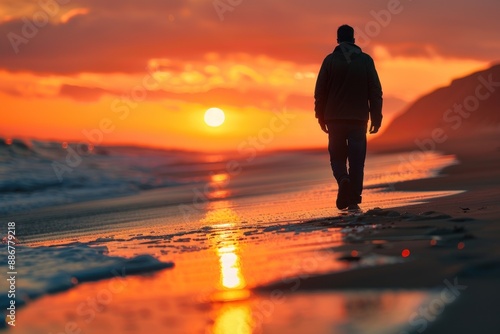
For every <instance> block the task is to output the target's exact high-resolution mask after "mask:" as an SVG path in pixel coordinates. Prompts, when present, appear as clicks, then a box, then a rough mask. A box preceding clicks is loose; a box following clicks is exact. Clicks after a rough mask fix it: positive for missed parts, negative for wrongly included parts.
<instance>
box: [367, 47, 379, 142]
mask: <svg viewBox="0 0 500 334" xmlns="http://www.w3.org/2000/svg"><path fill="white" fill-rule="evenodd" d="M368 101H369V103H370V119H371V125H370V133H377V132H378V130H379V128H380V126H381V125H382V85H381V84H380V80H379V77H378V74H377V70H376V69H375V64H374V62H373V59H372V58H371V57H370V58H369V64H368Z"/></svg>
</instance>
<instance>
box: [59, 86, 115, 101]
mask: <svg viewBox="0 0 500 334" xmlns="http://www.w3.org/2000/svg"><path fill="white" fill-rule="evenodd" d="M104 94H114V93H113V92H110V91H106V90H105V89H102V88H96V87H81V86H74V85H66V84H64V85H62V86H61V88H60V90H59V95H60V96H62V97H69V98H72V99H74V100H78V101H86V102H94V101H98V100H99V99H100V98H101V96H102V95H104Z"/></svg>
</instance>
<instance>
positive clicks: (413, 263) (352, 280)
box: [260, 139, 500, 334]
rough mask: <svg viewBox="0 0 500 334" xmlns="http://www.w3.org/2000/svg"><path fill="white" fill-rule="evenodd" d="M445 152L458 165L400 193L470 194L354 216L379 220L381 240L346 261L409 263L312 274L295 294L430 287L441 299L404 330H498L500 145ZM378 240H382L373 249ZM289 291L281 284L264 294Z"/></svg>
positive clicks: (360, 239) (363, 238) (353, 249)
mask: <svg viewBox="0 0 500 334" xmlns="http://www.w3.org/2000/svg"><path fill="white" fill-rule="evenodd" d="M457 148H458V149H457ZM443 149H444V150H445V151H446V152H447V153H454V154H456V155H457V158H458V160H459V162H460V164H458V165H454V166H450V167H447V168H445V169H444V170H443V171H442V172H441V173H440V174H441V175H440V176H439V177H437V178H431V179H424V180H414V181H407V182H402V183H398V184H395V185H394V188H395V190H402V191H423V190H434V191H436V190H443V189H449V190H452V189H456V190H459V189H466V190H467V191H466V192H462V193H459V194H456V195H452V196H446V197H439V198H434V199H432V200H431V201H430V202H429V203H423V204H418V205H411V206H405V207H400V208H396V209H394V210H391V209H384V210H372V211H368V212H366V213H365V215H364V216H363V217H362V218H359V217H358V218H353V224H356V222H357V221H359V223H361V224H363V225H364V224H365V222H369V221H370V220H372V221H377V222H378V223H379V224H380V225H381V229H380V230H377V233H376V235H374V234H373V231H366V230H365V231H362V232H361V233H356V234H355V235H354V237H353V238H352V240H351V242H348V243H347V244H346V245H345V246H344V251H345V254H346V260H347V261H359V259H361V258H363V256H364V255H363V254H372V253H376V254H381V255H387V256H398V255H401V256H403V257H405V259H406V261H404V262H401V263H397V264H388V265H381V266H376V267H369V268H360V269H357V270H351V271H346V272H340V273H331V274H326V275H318V276H314V277H308V278H307V279H305V280H301V281H300V287H299V288H298V290H303V291H327V290H345V289H371V288H375V289H388V288H389V289H398V288H399V289H401V288H402V289H420V288H425V289H431V290H433V291H437V292H440V296H437V297H436V298H434V299H431V300H430V302H428V303H427V304H424V305H423V308H422V306H420V307H419V308H417V309H416V310H415V312H416V314H415V313H414V314H413V316H412V317H409V318H408V323H407V325H408V326H407V328H405V329H404V330H403V332H402V333H406V332H410V333H413V332H415V333H421V332H424V331H425V333H473V332H480V333H492V334H493V333H498V331H499V330H500V318H499V317H498V315H497V310H498V301H499V300H500V289H499V287H500V281H499V277H500V247H499V245H500V145H499V142H498V141H497V140H496V139H495V140H491V141H485V142H480V141H478V142H472V143H471V142H470V141H469V142H465V141H464V142H454V143H447V145H446V146H444V147H443ZM415 161H416V163H415V165H416V167H418V160H415ZM396 210H397V211H396ZM377 218H382V219H377ZM334 220H335V219H326V220H325V222H327V221H331V222H333V221H334ZM363 225H360V226H363ZM373 240H381V241H380V244H375V245H374V244H373ZM351 253H352V254H355V255H356V257H352V256H349V255H350V254H351ZM286 287H287V284H285V283H283V282H276V283H274V284H271V285H267V286H263V287H260V289H261V290H262V291H271V290H273V289H284V288H286ZM443 294H444V296H445V297H443ZM446 294H450V295H449V296H446ZM453 294H454V297H457V298H456V299H455V298H453V302H449V303H448V302H447V299H446V298H448V297H449V298H450V299H452V297H451V296H453ZM426 312H427V313H426Z"/></svg>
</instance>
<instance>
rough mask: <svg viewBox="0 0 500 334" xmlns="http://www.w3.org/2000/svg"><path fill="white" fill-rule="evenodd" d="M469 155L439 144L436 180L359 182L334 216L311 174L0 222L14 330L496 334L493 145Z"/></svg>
mask: <svg viewBox="0 0 500 334" xmlns="http://www.w3.org/2000/svg"><path fill="white" fill-rule="evenodd" d="M452 144H453V145H452ZM469 144H470V143H469ZM470 145H471V147H467V145H466V144H465V143H464V144H463V145H462V146H458V145H456V143H450V147H452V148H456V147H461V148H462V149H461V150H460V151H459V152H458V150H456V149H452V148H447V147H443V151H444V152H445V153H447V154H455V156H456V159H457V160H458V164H457V163H448V164H447V165H448V167H446V168H445V169H443V170H441V172H440V174H439V175H438V176H437V177H432V178H428V179H414V180H410V181H404V182H397V183H390V184H388V187H387V188H382V189H381V188H379V187H375V188H373V189H370V188H369V187H368V188H369V189H367V190H366V191H365V195H364V196H365V197H364V199H365V202H364V204H363V210H364V211H363V212H354V213H349V212H339V211H337V210H336V209H335V210H334V209H333V208H332V207H333V201H334V195H335V192H334V191H335V189H334V187H333V186H332V185H331V183H330V184H328V185H326V186H325V180H326V178H319V179H317V180H315V181H314V182H313V185H312V187H304V189H303V190H301V191H292V192H288V193H273V192H272V191H271V192H270V191H266V193H267V194H266V193H263V194H261V195H259V196H252V197H241V198H231V197H229V199H224V196H223V194H222V195H221V194H219V195H221V197H220V198H219V199H217V200H211V201H208V202H206V203H204V204H203V205H204V207H203V210H191V211H189V210H188V212H189V219H187V220H186V219H185V218H186V217H185V216H184V217H183V216H182V215H180V214H179V206H178V205H173V206H172V205H162V201H164V200H165V199H166V198H167V197H168V194H165V191H164V190H161V189H160V190H151V191H148V192H146V193H144V194H141V195H137V196H128V197H121V198H116V199H106V200H100V201H94V202H84V203H74V204H69V205H63V206H59V207H52V208H49V209H40V210H35V211H33V212H31V213H28V214H20V213H18V214H16V215H11V216H7V217H4V218H2V219H4V220H6V221H7V220H8V221H11V220H15V221H16V224H17V225H16V226H17V228H18V229H17V231H18V234H19V237H18V238H19V250H18V253H17V254H18V257H17V259H18V262H17V265H18V267H19V273H20V275H19V276H20V278H19V279H18V281H17V284H18V292H19V294H20V296H19V297H20V298H18V308H17V310H16V327H15V328H12V327H10V326H9V329H8V330H9V331H12V332H16V333H17V332H19V333H33V334H36V333H54V334H55V333H57V334H59V333H109V332H121V333H151V332H166V333H471V332H478V333H498V330H499V329H500V318H499V317H498V316H497V315H496V313H497V312H496V311H497V310H498V307H497V301H498V300H499V299H498V297H500V293H499V292H498V291H499V289H498V285H499V284H498V282H499V281H498V278H499V277H500V248H499V247H498V244H499V241H500V229H499V227H498V226H499V225H498V219H499V218H500V203H499V201H498V199H499V198H500V196H499V195H500V159H499V154H500V151H499V150H498V143H497V142H496V141H495V139H492V140H491V142H490V143H489V144H488V145H479V146H477V145H472V144H470ZM472 148H473V149H472ZM417 153H418V152H417ZM401 154H402V157H403V158H405V159H406V161H413V162H412V163H411V168H413V169H421V168H423V166H424V165H425V164H426V158H425V157H424V156H422V158H421V159H420V160H419V159H412V158H411V152H410V153H401ZM415 157H416V156H415V155H414V158H415ZM368 163H369V162H368ZM325 164H327V161H325ZM408 166H409V165H407V166H406V167H405V168H408ZM325 177H331V176H329V175H326V176H325ZM219 181H220V180H219ZM218 191H221V189H219V190H218ZM445 195H446V196H445ZM415 203H417V204H415ZM418 203H420V204H418ZM186 210H187V209H186ZM166 222H168V224H166ZM23 246H24V247H25V248H23ZM23 266H24V267H25V269H24V270H26V271H24V274H25V275H24V277H23V276H22V275H23V269H22V268H23ZM28 269H29V270H28ZM34 278H36V279H34ZM4 288H5V289H8V286H6V287H4V286H2V289H4ZM2 302H3V303H4V302H5V300H2ZM21 304H24V305H21ZM2 306H5V305H2ZM6 321H9V319H8V318H6Z"/></svg>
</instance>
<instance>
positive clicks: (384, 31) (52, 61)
mask: <svg viewBox="0 0 500 334" xmlns="http://www.w3.org/2000/svg"><path fill="white" fill-rule="evenodd" d="M54 1H55V0H54ZM8 3H10V4H11V6H10V7H9V6H4V8H2V11H3V12H4V13H5V12H6V11H8V10H9V8H10V9H11V10H12V15H11V18H10V20H8V21H6V22H2V23H1V24H0V35H3V36H7V35H8V34H9V33H15V34H17V35H19V36H23V35H22V30H23V27H25V26H26V22H27V21H26V20H24V21H23V18H27V19H28V20H29V21H32V19H33V13H36V12H37V11H40V10H41V9H40V8H39V7H37V6H36V5H34V4H35V3H37V2H33V1H31V2H28V3H27V4H26V5H25V6H24V7H23V6H21V5H13V4H14V2H8ZM16 3H20V2H16ZM388 3H389V1H370V2H368V1H367V2H356V3H345V2H340V1H331V0H328V1H327V0H322V1H315V2H306V3H304V2H303V1H299V0H293V1H284V0H281V1H244V2H242V3H241V4H240V5H239V6H237V7H235V8H234V9H233V10H232V11H228V12H226V13H225V14H224V21H220V20H219V17H218V15H217V12H216V10H215V9H214V7H213V3H212V2H211V1H194V0H191V1H180V0H176V1H168V2H167V1H160V0H149V1H131V0H128V1H119V0H110V1H98V0H92V1H86V2H82V1H75V2H70V3H69V4H68V5H67V6H66V7H65V6H60V13H58V14H57V15H58V17H59V16H60V17H71V19H69V20H63V21H64V22H62V23H61V22H59V24H55V23H53V22H51V23H47V24H46V25H44V26H42V27H39V28H38V29H37V33H36V34H34V36H33V37H32V38H26V39H27V42H26V43H21V44H19V45H18V49H19V52H18V53H17V54H16V53H15V52H14V50H13V47H12V45H11V43H10V42H9V39H8V38H3V39H1V41H0V66H1V67H2V68H3V69H6V70H9V71H32V72H38V73H57V74H74V73H79V72H95V73H112V72H123V73H138V72H143V71H144V69H145V66H146V65H147V64H148V61H149V60H150V59H152V58H166V57H167V58H178V59H183V60H186V61H199V60H202V59H203V57H204V56H205V55H206V54H207V53H211V52H218V53H220V54H223V55H225V54H234V53H245V54H248V55H251V56H254V57H257V56H259V55H266V56H268V57H270V58H273V59H277V60H283V61H290V62H293V63H297V64H311V63H314V64H317V63H319V62H320V61H321V60H322V58H323V56H324V55H325V54H326V53H327V52H329V51H330V50H331V49H332V48H333V46H334V44H335V31H336V27H337V26H338V25H340V24H342V23H350V24H352V25H353V26H355V27H357V28H358V33H359V36H360V37H361V34H367V35H368V36H369V37H370V40H369V43H367V46H366V49H367V51H371V50H372V48H373V46H375V45H383V46H385V47H386V48H388V49H390V50H391V52H393V53H396V54H397V55H401V56H416V55H418V56H422V57H426V56H427V55H428V52H429V50H434V52H436V53H437V54H439V55H441V56H443V57H458V58H474V59H479V60H494V59H495V58H496V57H498V54H500V45H499V44H498V43H497V36H496V31H498V30H500V22H499V20H497V19H496V13H498V11H499V9H500V3H499V2H498V1H494V0H485V1H482V2H481V4H477V3H473V2H470V1H466V0H458V1H455V2H454V3H453V11H451V10H450V6H451V5H450V3H449V2H444V1H433V2H416V1H413V2H410V1H403V0H401V8H402V10H401V11H400V12H399V13H398V14H393V15H391V16H390V18H389V19H385V21H384V16H383V13H385V12H387V10H388V9H387V8H388ZM78 8H86V9H88V12H85V14H84V13H83V12H81V11H80V12H78V13H79V14H80V15H76V16H75V15H71V13H73V14H75V13H77V12H75V10H77V9H78ZM7 13H8V12H7ZM83 14H84V15H83ZM23 15H24V16H23ZM424 22H425V23H424ZM377 25H378V27H379V28H378V30H373V28H371V30H370V27H376V26H377ZM374 31H375V32H377V33H376V34H373V32H374Z"/></svg>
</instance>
